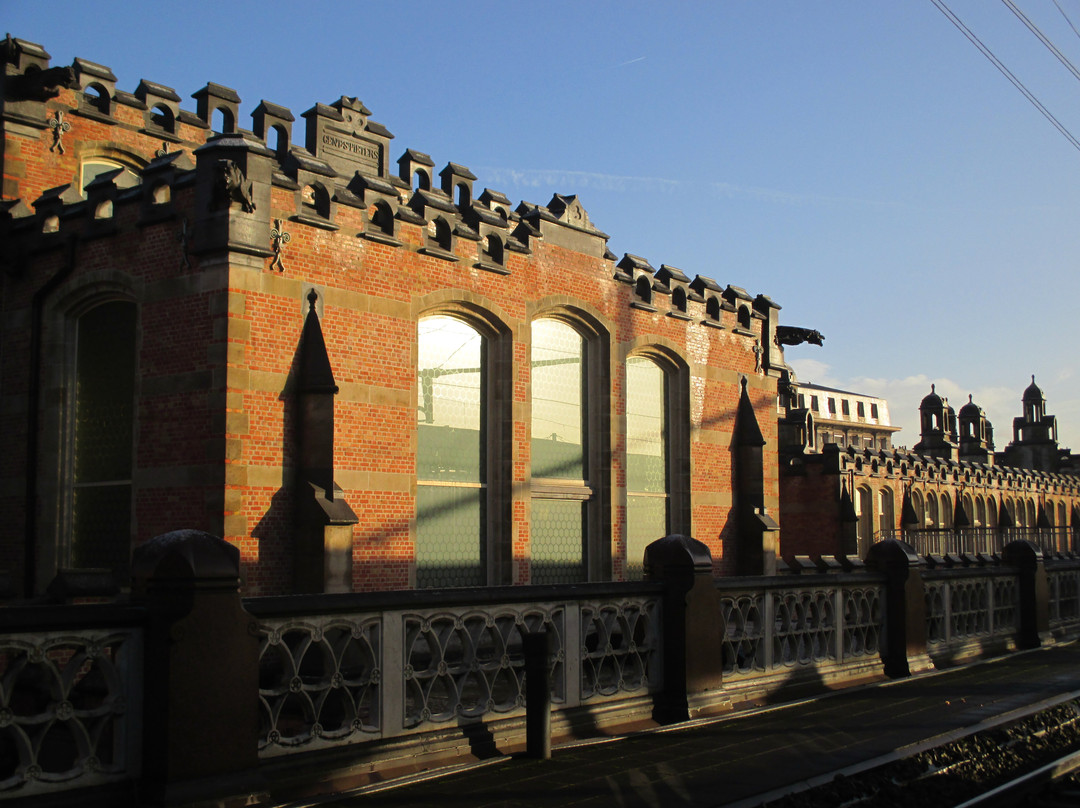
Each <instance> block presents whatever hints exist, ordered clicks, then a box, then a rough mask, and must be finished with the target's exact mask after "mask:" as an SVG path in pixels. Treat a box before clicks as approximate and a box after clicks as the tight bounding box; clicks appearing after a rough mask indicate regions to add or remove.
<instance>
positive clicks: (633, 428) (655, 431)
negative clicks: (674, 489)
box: [626, 357, 667, 493]
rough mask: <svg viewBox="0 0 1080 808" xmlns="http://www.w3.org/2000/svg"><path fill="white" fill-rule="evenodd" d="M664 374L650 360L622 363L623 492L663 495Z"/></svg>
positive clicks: (665, 468) (664, 448)
mask: <svg viewBox="0 0 1080 808" xmlns="http://www.w3.org/2000/svg"><path fill="white" fill-rule="evenodd" d="M664 404H665V402H664V371H663V370H662V369H661V368H660V366H659V365H657V364H656V363H655V362H653V361H652V360H650V359H645V358H644V357H630V358H629V359H627V360H626V488H627V490H628V491H651V492H654V493H666V492H667V456H666V455H667V447H666V446H665V443H666V441H665V423H666V418H667V414H666V412H665V407H664Z"/></svg>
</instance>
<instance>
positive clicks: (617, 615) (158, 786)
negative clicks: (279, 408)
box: [0, 534, 1080, 808]
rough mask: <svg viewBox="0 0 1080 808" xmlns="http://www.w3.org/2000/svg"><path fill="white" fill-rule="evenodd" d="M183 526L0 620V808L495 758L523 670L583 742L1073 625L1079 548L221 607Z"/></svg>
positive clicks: (205, 552)
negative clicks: (125, 591) (103, 598)
mask: <svg viewBox="0 0 1080 808" xmlns="http://www.w3.org/2000/svg"><path fill="white" fill-rule="evenodd" d="M195 535H196V537H197V539H198V542H196V543H195V547H194V549H192V548H191V547H189V546H188V545H187V544H185V538H184V537H181V538H180V539H176V538H170V537H160V538H162V539H163V541H161V542H160V543H159V544H156V545H152V546H151V547H150V548H149V550H148V552H147V553H146V554H145V556H149V560H147V558H146V557H144V558H143V559H142V561H141V562H140V563H139V564H137V565H136V567H137V569H141V570H142V573H141V574H142V575H143V577H142V578H136V585H135V587H134V588H133V591H132V593H131V595H130V601H131V603H130V604H128V605H120V604H99V605H93V606H88V605H84V606H9V607H6V608H4V609H0V744H3V745H2V746H0V749H6V750H8V753H7V754H6V755H0V800H2V799H6V798H12V797H19V798H21V797H30V798H37V797H39V796H49V798H50V799H54V800H55V799H58V798H60V797H63V796H64V795H65V794H67V795H70V796H71V801H70V802H69V803H67V804H71V805H75V804H78V805H79V806H80V808H82V807H83V806H87V807H88V806H91V805H115V804H130V805H133V806H134V805H142V804H147V805H149V804H186V803H185V800H187V802H197V801H198V800H199V799H203V800H205V799H214V798H217V797H218V796H220V795H221V794H225V793H228V794H233V795H235V794H238V793H242V794H249V795H254V794H256V793H257V792H258V791H259V789H260V788H265V786H266V782H267V778H280V777H284V776H286V775H287V776H292V777H296V776H300V774H298V773H301V774H303V773H307V772H320V771H327V772H332V771H337V770H338V769H340V768H341V767H345V769H347V770H348V771H353V769H354V768H355V767H356V766H358V765H361V764H362V765H367V766H371V767H372V770H373V771H374V770H375V768H376V767H377V766H379V765H382V764H381V763H380V762H379V761H385V760H387V759H388V758H387V756H388V755H389V756H391V757H392V758H393V760H395V761H397V763H396V765H399V766H400V765H405V763H403V761H405V762H410V761H414V760H416V759H418V758H419V757H422V756H423V755H432V754H435V753H436V752H438V753H439V754H442V755H444V756H445V755H447V754H449V755H453V754H457V753H459V752H460V750H461V749H463V748H469V747H470V745H471V744H472V743H474V742H476V741H477V739H479V740H480V742H482V743H485V744H489V745H491V746H492V748H495V747H498V748H499V749H502V748H503V746H504V745H505V744H507V743H520V742H521V741H522V740H523V739H524V736H525V726H526V724H527V723H529V721H528V719H529V714H528V711H529V703H528V700H527V699H526V697H525V694H526V689H525V675H524V671H525V669H526V666H527V664H533V663H535V662H536V661H537V659H539V660H540V661H541V667H540V670H544V667H543V665H544V664H545V661H546V666H547V667H546V670H547V674H548V676H547V677H546V678H547V680H548V683H549V685H550V700H549V701H548V702H546V703H547V704H550V711H549V708H548V706H545V707H544V708H543V709H544V710H545V713H546V714H548V715H551V716H553V717H555V719H556V722H558V721H561V722H562V724H561V725H560V726H562V727H563V728H566V727H570V726H577V727H585V728H587V729H588V728H591V729H589V731H594V732H595V731H596V729H597V727H599V726H602V725H603V722H605V721H608V722H609V723H610V722H617V721H626V720H627V719H628V717H629V718H630V720H636V721H639V720H641V719H643V718H647V717H653V718H654V719H656V720H660V721H677V720H683V719H685V718H686V717H687V716H688V715H694V714H700V712H701V711H708V710H712V709H716V708H717V707H723V706H724V703H725V700H726V701H727V702H735V701H737V700H743V699H747V698H755V697H758V696H765V695H769V694H774V693H776V692H777V691H780V690H782V688H784V687H785V686H787V685H788V684H794V685H800V686H801V685H805V684H808V683H815V682H816V683H817V684H819V685H820V684H822V683H824V684H828V685H833V684H835V683H836V682H837V680H842V679H844V678H861V677H863V676H866V675H880V674H881V673H884V674H885V675H887V676H905V675H908V674H910V673H911V672H913V671H917V670H920V669H925V668H928V667H932V666H933V665H934V664H938V665H940V664H948V663H951V662H953V661H956V660H958V659H962V658H966V657H970V656H972V655H974V654H981V653H999V652H1001V651H1005V650H1008V649H1010V648H1012V647H1022V648H1024V647H1035V646H1037V645H1040V644H1043V643H1045V642H1049V641H1050V640H1051V638H1052V637H1057V638H1070V637H1076V636H1080V559H1065V558H1061V557H1053V558H1047V557H1044V556H1043V555H1042V553H1041V551H1040V550H1039V548H1038V547H1037V546H1035V545H1034V544H1033V543H1031V542H1026V541H1025V542H1014V543H1012V544H1010V545H1007V546H1006V547H1005V548H1004V550H1003V553H1002V555H1001V557H1000V558H999V559H996V560H995V559H982V561H981V563H980V562H979V561H975V560H972V561H971V562H969V563H967V564H965V563H963V561H962V560H959V561H953V562H952V563H953V566H948V565H939V566H936V567H933V568H931V567H930V566H929V565H928V564H927V562H926V560H925V559H923V558H920V557H919V556H918V555H917V554H916V553H915V552H914V550H913V549H912V548H911V547H910V546H908V545H905V544H903V543H901V542H895V541H891V542H890V541H886V542H880V543H879V544H877V545H874V547H873V548H871V552H870V554H869V556H868V560H867V563H866V568H865V569H860V568H859V566H858V565H857V564H856V565H854V571H850V572H837V571H834V572H828V573H818V572H813V571H812V568H807V567H803V570H804V571H803V572H800V573H798V574H792V573H789V574H786V575H780V576H771V577H766V576H754V577H742V578H721V579H714V578H713V577H712V565H711V558H710V556H709V553H708V550H707V548H705V547H704V545H702V544H701V543H700V542H694V540H693V539H689V538H688V537H667V538H666V539H664V540H661V541H660V542H656V543H654V544H652V545H650V546H649V548H650V552H651V551H653V549H654V548H656V547H658V546H660V545H661V544H662V543H663V545H664V547H665V548H666V552H667V555H666V556H663V557H662V558H663V561H664V564H663V565H657V564H654V566H653V567H651V568H650V576H651V578H652V579H651V580H646V581H641V582H627V583H595V584H578V585H566V586H542V587H541V586H538V587H531V586H525V587H498V588H481V589H456V590H441V591H406V592H384V593H368V594H346V595H299V596H289V597H278V598H249V599H241V598H240V597H239V592H238V572H239V559H238V554H237V553H235V548H232V547H231V546H229V545H227V544H226V543H225V542H222V541H221V540H220V539H215V538H214V537H211V536H207V534H195ZM157 541H158V540H155V542H157ZM672 547H674V550H672ZM687 548H690V550H691V551H692V552H691V553H690V555H689V556H688V558H687V559H685V560H686V563H685V564H683V565H682V566H681V567H680V566H679V564H680V563H681V561H680V557H679V556H678V552H677V551H680V550H685V549H687ZM155 553H156V555H155ZM137 560H138V559H137ZM848 566H849V567H851V566H852V565H851V564H850V563H849V565H848ZM824 568H829V565H828V564H825V563H821V564H820V565H819V567H818V569H824ZM808 569H810V570H811V571H810V572H807V570H808ZM147 570H149V572H147ZM132 604H134V605H132ZM538 636H543V637H544V638H545V639H544V642H543V643H539V644H537V643H535V642H534V640H535V639H536V638H537V637H538ZM526 638H528V639H529V642H528V643H526V642H525V640H526ZM527 645H528V646H529V647H530V648H532V647H533V646H534V645H535V646H536V647H537V648H539V649H540V651H535V650H533V651H529V652H527V651H526V646H527ZM537 654H542V656H539V657H538V656H537ZM527 656H528V659H527V658H526V657H527ZM534 670H535V668H534ZM574 721H579V722H580V723H578V724H574ZM575 731H576V730H575ZM515 738H516V739H517V740H516V741H515V740H513V739H515ZM485 748H486V747H485ZM455 750H459V751H458V752H455ZM335 767H336V768H335ZM303 776H313V775H306V774H303ZM320 776H321V775H320ZM110 789H111V790H110ZM50 795H51V796H50ZM252 798H253V799H254V797H252ZM140 800H143V802H140ZM58 804H59V803H58Z"/></svg>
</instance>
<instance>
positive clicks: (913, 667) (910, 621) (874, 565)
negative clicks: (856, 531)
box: [866, 540, 933, 679]
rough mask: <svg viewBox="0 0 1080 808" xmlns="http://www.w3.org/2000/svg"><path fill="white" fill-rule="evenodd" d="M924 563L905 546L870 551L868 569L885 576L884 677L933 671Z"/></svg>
mask: <svg viewBox="0 0 1080 808" xmlns="http://www.w3.org/2000/svg"><path fill="white" fill-rule="evenodd" d="M921 564H922V561H921V560H920V559H919V557H918V556H917V555H915V551H914V550H912V549H911V547H910V546H909V545H907V544H904V543H903V542H899V541H895V540H889V541H882V542H878V543H877V544H875V545H874V546H873V547H871V548H870V552H869V553H868V554H867V557H866V566H867V567H869V568H870V569H872V570H875V571H877V572H880V573H881V574H883V575H884V576H885V579H886V580H885V643H884V645H883V646H882V649H881V661H882V662H883V663H884V666H885V675H886V676H889V677H892V678H894V679H895V678H899V677H902V676H910V675H911V674H912V673H915V672H918V671H920V670H926V669H928V668H931V667H933V663H932V662H931V661H930V657H929V656H928V655H927V653H926V587H925V586H924V585H923V580H922V575H921V574H920V572H919V567H920V566H921Z"/></svg>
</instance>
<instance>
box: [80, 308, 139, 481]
mask: <svg viewBox="0 0 1080 808" xmlns="http://www.w3.org/2000/svg"><path fill="white" fill-rule="evenodd" d="M75 385H76V387H75V483H76V484H79V483H96V482H104V481H108V480H130V479H131V432H132V426H133V423H134V421H133V414H134V397H135V306H134V305H132V304H131V303H122V302H115V303H106V304H104V305H101V306H98V307H97V308H94V309H91V310H90V311H88V312H87V313H86V314H84V315H83V316H82V317H80V318H79V334H78V356H77V360H76V372H75Z"/></svg>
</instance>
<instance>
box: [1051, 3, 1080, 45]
mask: <svg viewBox="0 0 1080 808" xmlns="http://www.w3.org/2000/svg"><path fill="white" fill-rule="evenodd" d="M1054 5H1055V6H1057V10H1058V11H1060V12H1061V16H1062V17H1064V18H1065V22H1067V23H1068V24H1069V27H1070V28H1072V31H1073V33H1074V34H1076V36H1077V37H1080V31H1077V30H1076V26H1075V25H1073V21H1072V20H1070V19H1069V15H1068V14H1066V13H1065V9H1063V8H1062V7H1061V4H1060V3H1058V0H1054Z"/></svg>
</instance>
